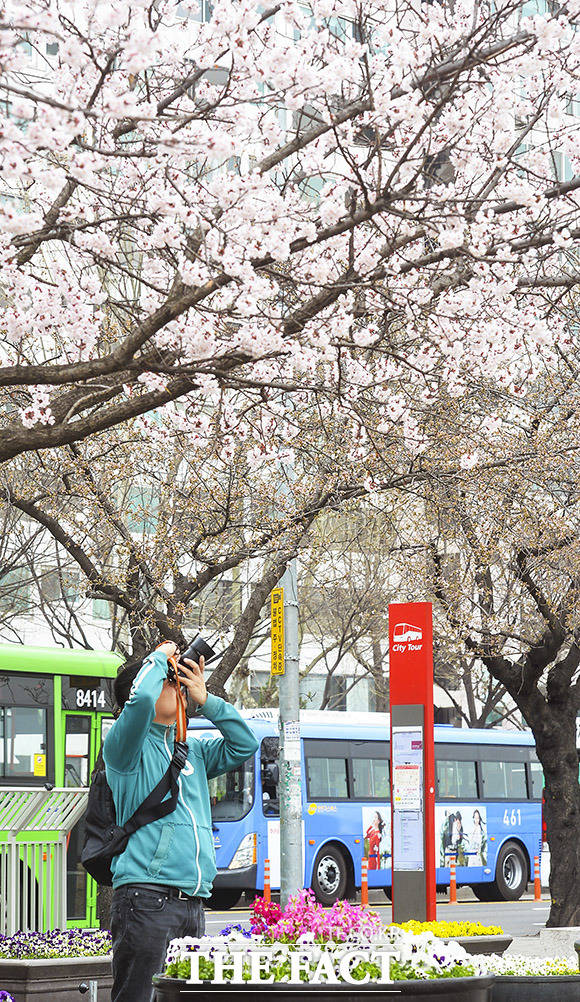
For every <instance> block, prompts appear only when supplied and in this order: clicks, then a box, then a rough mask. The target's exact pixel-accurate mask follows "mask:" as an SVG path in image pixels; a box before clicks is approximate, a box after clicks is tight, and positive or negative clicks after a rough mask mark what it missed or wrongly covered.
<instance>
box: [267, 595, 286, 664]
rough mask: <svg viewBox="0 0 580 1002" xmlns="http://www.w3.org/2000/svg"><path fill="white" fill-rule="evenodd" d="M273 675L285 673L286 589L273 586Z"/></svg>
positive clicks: (271, 602)
mask: <svg viewBox="0 0 580 1002" xmlns="http://www.w3.org/2000/svg"><path fill="white" fill-rule="evenodd" d="M270 617H271V626H270V636H271V639H272V668H271V674H272V675H283V674H284V589H283V588H273V589H272V595H271V599H270Z"/></svg>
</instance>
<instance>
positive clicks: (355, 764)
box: [351, 756, 391, 801]
mask: <svg viewBox="0 0 580 1002" xmlns="http://www.w3.org/2000/svg"><path fill="white" fill-rule="evenodd" d="M351 764H352V781H353V788H354V789H353V794H354V796H355V797H356V798H357V799H358V800H381V801H385V800H390V799H391V789H390V785H389V763H388V761H387V759H386V758H378V757H377V758H359V757H358V756H357V758H353V759H352V760H351Z"/></svg>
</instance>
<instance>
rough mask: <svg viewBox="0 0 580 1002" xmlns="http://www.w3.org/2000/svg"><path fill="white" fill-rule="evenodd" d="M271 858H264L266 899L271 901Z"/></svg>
mask: <svg viewBox="0 0 580 1002" xmlns="http://www.w3.org/2000/svg"><path fill="white" fill-rule="evenodd" d="M270 900H271V898H270V860H269V859H265V860H264V901H270Z"/></svg>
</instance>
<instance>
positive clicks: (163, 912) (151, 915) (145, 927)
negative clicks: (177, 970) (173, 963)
mask: <svg viewBox="0 0 580 1002" xmlns="http://www.w3.org/2000/svg"><path fill="white" fill-rule="evenodd" d="M204 930H205V916H204V912H203V902H202V899H201V898H188V899H186V900H182V899H180V898H174V897H170V896H169V895H168V894H164V893H162V892H161V891H154V890H151V889H150V888H148V887H147V885H146V884H125V885H124V886H123V887H117V888H116V889H115V890H114V891H113V905H112V908H111V932H112V935H113V990H112V992H111V1002H152V1000H153V986H152V983H151V982H152V978H153V975H154V974H161V973H162V972H163V968H164V966H165V952H166V950H167V947H168V945H169V942H170V940H172V939H176V938H177V937H181V936H203V933H204Z"/></svg>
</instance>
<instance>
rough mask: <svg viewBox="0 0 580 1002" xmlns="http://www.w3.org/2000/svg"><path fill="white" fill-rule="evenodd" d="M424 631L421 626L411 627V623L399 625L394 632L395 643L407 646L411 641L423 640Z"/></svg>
mask: <svg viewBox="0 0 580 1002" xmlns="http://www.w3.org/2000/svg"><path fill="white" fill-rule="evenodd" d="M422 639H423V630H422V629H421V628H420V627H419V626H411V624H410V623H397V625H396V626H395V629H394V630H393V642H394V643H395V644H405V643H407V642H408V641H409V640H422Z"/></svg>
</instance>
